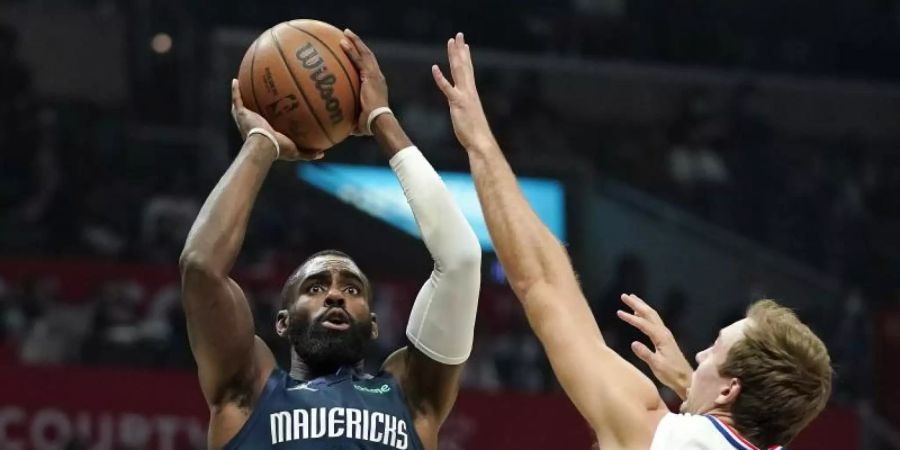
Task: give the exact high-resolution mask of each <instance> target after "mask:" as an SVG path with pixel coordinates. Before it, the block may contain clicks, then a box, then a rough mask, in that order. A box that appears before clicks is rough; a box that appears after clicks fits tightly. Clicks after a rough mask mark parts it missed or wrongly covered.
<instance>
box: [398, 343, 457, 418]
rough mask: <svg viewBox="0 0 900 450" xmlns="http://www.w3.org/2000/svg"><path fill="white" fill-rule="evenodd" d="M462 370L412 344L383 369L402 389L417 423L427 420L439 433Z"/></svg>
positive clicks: (454, 394) (453, 398)
mask: <svg viewBox="0 0 900 450" xmlns="http://www.w3.org/2000/svg"><path fill="white" fill-rule="evenodd" d="M463 367H464V365H463V364H458V365H446V364H443V363H440V362H437V361H435V360H433V359H431V358H430V357H428V356H427V355H425V354H424V353H422V352H421V351H420V350H419V349H417V348H416V347H415V346H413V345H411V344H410V345H407V346H406V347H403V348H401V349H400V350H397V351H396V352H394V353H393V354H391V356H389V357H388V358H387V359H386V360H385V361H384V366H383V369H384V370H385V371H387V372H390V373H391V374H392V375H394V377H395V378H396V379H397V382H398V383H399V384H400V387H401V388H403V393H404V395H405V396H406V399H407V402H408V403H409V407H410V409H411V410H412V412H413V414H414V416H415V418H416V422H417V423H418V422H419V421H420V419H423V420H427V421H428V422H429V423H430V424H431V425H430V426H431V427H432V428H433V431H434V433H437V430H438V428H440V425H441V424H443V423H444V421H445V420H446V419H447V417H448V416H449V415H450V411H451V410H452V409H453V404H454V403H456V397H457V395H458V394H459V381H460V378H461V377H462V370H463Z"/></svg>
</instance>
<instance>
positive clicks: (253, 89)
mask: <svg viewBox="0 0 900 450" xmlns="http://www.w3.org/2000/svg"><path fill="white" fill-rule="evenodd" d="M259 41H260V39H259V38H257V39H256V41H255V42H254V43H253V53H252V54H251V55H250V93H251V94H253V104H254V105H256V109H255V111H256V112H258V113H259V114H265V112H263V111H262V109H261V108H260V107H259V99H258V98H256V83H254V82H253V74H254V73H255V71H254V70H253V68H254V67H255V66H256V50H257V49H258V48H259Z"/></svg>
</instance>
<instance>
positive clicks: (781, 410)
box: [719, 300, 832, 448]
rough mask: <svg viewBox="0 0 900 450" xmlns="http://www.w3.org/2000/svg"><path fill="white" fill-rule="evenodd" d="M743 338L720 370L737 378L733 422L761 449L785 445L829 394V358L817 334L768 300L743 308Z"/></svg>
mask: <svg viewBox="0 0 900 450" xmlns="http://www.w3.org/2000/svg"><path fill="white" fill-rule="evenodd" d="M747 318H748V319H749V322H750V323H749V324H748V326H747V328H746V329H745V331H744V338H743V339H741V340H739V341H737V342H735V344H734V346H732V347H731V349H730V350H729V352H728V356H727V358H726V360H725V362H724V363H723V364H722V365H721V367H719V373H721V374H722V375H723V376H726V377H734V378H737V379H738V380H740V383H741V391H740V395H738V398H737V400H736V401H735V403H734V405H732V408H731V414H732V418H733V420H734V426H735V428H737V429H738V431H740V432H741V434H743V435H744V437H746V438H747V439H749V440H750V441H751V442H753V443H754V444H756V445H757V446H758V447H760V448H767V447H769V446H772V445H787V444H788V443H790V441H791V440H793V439H794V437H796V436H797V434H798V433H799V432H800V430H802V429H803V428H804V427H805V426H806V425H808V424H809V423H810V422H811V421H812V420H813V419H814V418H815V417H816V416H817V415H819V413H820V412H822V410H823V409H825V404H826V403H827V402H828V397H829V396H830V394H831V378H832V369H831V358H830V357H829V356H828V349H827V348H825V344H824V343H823V342H822V340H821V339H819V337H818V336H816V335H815V333H813V331H812V330H810V329H809V327H808V326H806V325H804V324H803V323H802V322H800V320H799V319H798V318H797V316H796V315H795V314H794V313H793V311H791V310H790V309H788V308H785V307H783V306H781V305H779V304H778V303H776V302H774V301H772V300H760V301H758V302H756V303H754V304H753V305H751V306H750V308H748V309H747Z"/></svg>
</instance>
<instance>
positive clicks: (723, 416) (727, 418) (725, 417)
mask: <svg viewBox="0 0 900 450" xmlns="http://www.w3.org/2000/svg"><path fill="white" fill-rule="evenodd" d="M706 415H708V416H713V417H715V418H716V419H719V420H721V421H722V422H724V423H727V424H728V425H730V426H731V427H733V428H735V429H737V428H736V427H735V426H734V418H733V417H732V416H731V413H730V412H728V411H723V410H720V409H714V410H712V411H710V412H708V413H706ZM738 431H740V430H738Z"/></svg>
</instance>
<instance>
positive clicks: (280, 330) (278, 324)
mask: <svg viewBox="0 0 900 450" xmlns="http://www.w3.org/2000/svg"><path fill="white" fill-rule="evenodd" d="M290 317H291V316H290V314H288V310H286V309H282V310H281V311H278V315H277V316H275V333H276V334H278V336H279V337H287V332H288V325H289V323H288V322H289V321H290Z"/></svg>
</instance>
